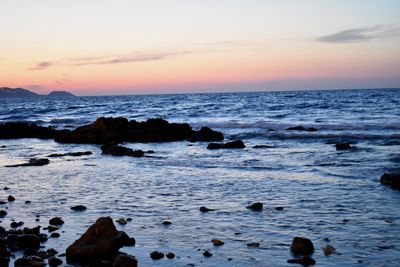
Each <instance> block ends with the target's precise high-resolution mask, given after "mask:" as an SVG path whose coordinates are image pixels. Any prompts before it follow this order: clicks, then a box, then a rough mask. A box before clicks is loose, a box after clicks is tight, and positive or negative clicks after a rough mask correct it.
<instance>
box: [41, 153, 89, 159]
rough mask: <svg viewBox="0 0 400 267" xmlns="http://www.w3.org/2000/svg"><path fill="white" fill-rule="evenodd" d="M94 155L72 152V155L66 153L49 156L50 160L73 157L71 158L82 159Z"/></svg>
mask: <svg viewBox="0 0 400 267" xmlns="http://www.w3.org/2000/svg"><path fill="white" fill-rule="evenodd" d="M92 154H93V153H92V152H90V151H83V152H70V153H64V154H50V155H48V157H49V158H61V157H65V156H71V157H81V156H89V155H92Z"/></svg>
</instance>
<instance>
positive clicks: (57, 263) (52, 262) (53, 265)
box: [47, 256, 63, 267]
mask: <svg viewBox="0 0 400 267" xmlns="http://www.w3.org/2000/svg"><path fill="white" fill-rule="evenodd" d="M47 261H48V263H49V265H50V267H56V266H60V265H61V264H63V261H62V260H61V259H59V258H57V257H54V256H52V257H50V258H49V259H48V260H47Z"/></svg>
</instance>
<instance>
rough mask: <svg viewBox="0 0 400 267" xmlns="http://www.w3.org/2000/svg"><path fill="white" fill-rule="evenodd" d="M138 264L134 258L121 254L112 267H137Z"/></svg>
mask: <svg viewBox="0 0 400 267" xmlns="http://www.w3.org/2000/svg"><path fill="white" fill-rule="evenodd" d="M137 265H138V262H137V260H136V258H135V257H134V256H131V255H128V254H125V253H120V254H118V256H117V257H116V258H115V260H114V263H113V265H112V267H137Z"/></svg>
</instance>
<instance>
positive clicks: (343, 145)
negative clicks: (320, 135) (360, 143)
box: [335, 143, 352, 150]
mask: <svg viewBox="0 0 400 267" xmlns="http://www.w3.org/2000/svg"><path fill="white" fill-rule="evenodd" d="M335 147H336V150H348V149H350V148H352V146H351V145H350V143H337V144H335Z"/></svg>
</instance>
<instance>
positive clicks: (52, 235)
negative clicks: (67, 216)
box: [50, 233, 60, 238]
mask: <svg viewBox="0 0 400 267" xmlns="http://www.w3.org/2000/svg"><path fill="white" fill-rule="evenodd" d="M50 237H51V238H59V237H60V234H59V233H52V234H51V235H50Z"/></svg>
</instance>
